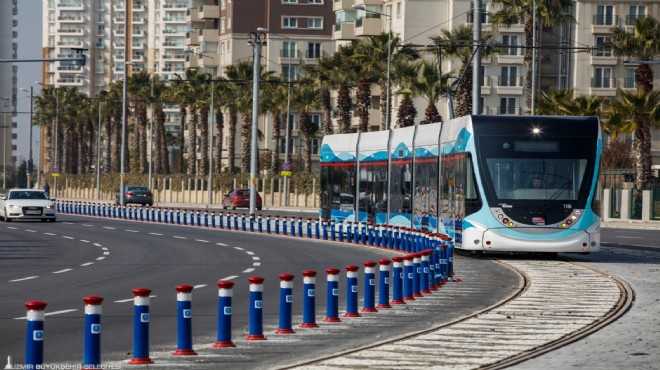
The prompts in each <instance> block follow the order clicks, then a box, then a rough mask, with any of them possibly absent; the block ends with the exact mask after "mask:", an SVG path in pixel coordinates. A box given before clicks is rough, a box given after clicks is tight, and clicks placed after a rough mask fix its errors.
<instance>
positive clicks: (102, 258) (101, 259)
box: [96, 257, 105, 261]
mask: <svg viewBox="0 0 660 370" xmlns="http://www.w3.org/2000/svg"><path fill="white" fill-rule="evenodd" d="M104 259H105V257H99V258H97V259H96V260H97V261H103V260H104Z"/></svg>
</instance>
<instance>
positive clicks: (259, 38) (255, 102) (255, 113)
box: [250, 32, 266, 216]
mask: <svg viewBox="0 0 660 370" xmlns="http://www.w3.org/2000/svg"><path fill="white" fill-rule="evenodd" d="M265 38H266V33H265V32H250V42H251V43H252V48H253V51H254V53H253V55H254V68H253V73H252V79H253V83H252V150H251V154H250V216H253V215H254V214H255V208H256V204H257V175H258V171H257V123H258V120H259V77H260V76H261V71H260V69H261V68H260V67H261V45H262V44H263V43H264V42H265V41H264V40H263V39H265Z"/></svg>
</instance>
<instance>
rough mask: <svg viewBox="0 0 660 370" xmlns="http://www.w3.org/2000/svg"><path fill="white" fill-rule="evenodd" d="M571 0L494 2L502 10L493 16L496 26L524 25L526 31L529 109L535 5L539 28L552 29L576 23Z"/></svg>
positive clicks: (528, 106)
mask: <svg viewBox="0 0 660 370" xmlns="http://www.w3.org/2000/svg"><path fill="white" fill-rule="evenodd" d="M572 3H573V2H572V1H571V0H548V1H537V0H492V4H493V5H499V8H500V10H498V11H497V12H495V14H494V15H493V23H494V24H495V25H503V26H506V27H509V26H511V25H514V24H519V23H520V24H522V25H523V27H524V29H525V46H527V48H525V56H524V58H523V61H524V63H525V67H526V68H527V71H526V72H527V76H526V77H525V91H526V94H527V108H528V109H529V108H530V107H531V106H532V53H533V50H534V49H533V48H532V47H530V46H534V45H532V41H533V36H534V27H533V26H534V12H533V9H534V5H536V14H537V27H539V26H543V27H552V26H554V25H558V24H560V23H562V22H574V21H575V18H573V16H572V15H571V13H570V9H571V5H572Z"/></svg>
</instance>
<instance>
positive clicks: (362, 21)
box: [355, 16, 385, 36]
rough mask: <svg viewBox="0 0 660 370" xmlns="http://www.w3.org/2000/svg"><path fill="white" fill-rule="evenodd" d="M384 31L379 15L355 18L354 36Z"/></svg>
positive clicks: (377, 33) (374, 34) (371, 34)
mask: <svg viewBox="0 0 660 370" xmlns="http://www.w3.org/2000/svg"><path fill="white" fill-rule="evenodd" d="M384 31H385V30H384V29H383V20H382V19H380V17H378V18H376V17H370V16H367V17H366V18H358V19H356V20H355V36H376V35H380V34H381V33H383V32H384Z"/></svg>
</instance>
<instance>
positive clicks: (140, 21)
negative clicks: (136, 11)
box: [132, 17, 147, 24]
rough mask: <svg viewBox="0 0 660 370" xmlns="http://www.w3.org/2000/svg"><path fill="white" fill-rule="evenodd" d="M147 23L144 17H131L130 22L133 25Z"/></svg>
mask: <svg viewBox="0 0 660 370" xmlns="http://www.w3.org/2000/svg"><path fill="white" fill-rule="evenodd" d="M146 21H147V19H146V18H145V17H133V18H132V22H133V24H144V23H145V22H146Z"/></svg>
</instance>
